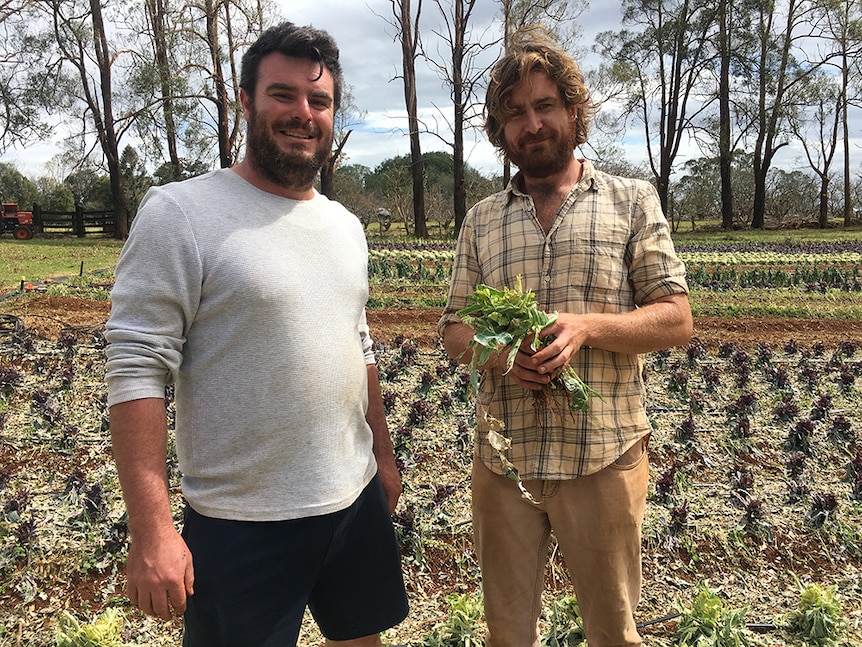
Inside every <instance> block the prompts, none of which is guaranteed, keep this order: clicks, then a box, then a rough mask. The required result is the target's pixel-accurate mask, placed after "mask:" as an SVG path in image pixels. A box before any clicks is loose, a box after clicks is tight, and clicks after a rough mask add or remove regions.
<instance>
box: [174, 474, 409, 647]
mask: <svg viewBox="0 0 862 647" xmlns="http://www.w3.org/2000/svg"><path fill="white" fill-rule="evenodd" d="M183 537H184V538H185V540H186V543H187V544H188V547H189V550H190V551H191V553H192V559H193V560H194V568H195V583H194V590H195V593H194V595H193V596H191V597H190V598H189V601H188V606H187V608H186V613H185V617H184V620H185V632H184V635H183V645H184V647H246V646H247V647H276V646H277V647H285V646H290V645H295V644H296V641H297V638H298V636H299V631H300V628H301V625H302V617H303V614H304V612H305V608H306V606H307V607H308V608H309V610H310V611H311V614H312V616H313V617H314V619H315V621H316V622H317V624H318V626H319V627H320V631H321V633H323V635H324V636H325V637H326V638H328V639H330V640H353V639H355V638H361V637H363V636H370V635H374V634H378V633H380V632H381V631H384V630H386V629H389V628H390V627H394V626H395V625H397V624H398V623H399V622H401V621H402V620H403V619H404V618H406V617H407V610H408V609H407V594H406V592H405V589H404V578H403V575H402V572H401V559H400V554H399V549H398V544H397V540H396V538H395V531H394V530H393V527H392V520H391V518H390V516H389V507H388V505H387V503H386V496H385V494H384V492H383V487H382V486H381V484H380V479H379V478H378V477H375V478H374V480H373V481H372V482H371V483H370V484H369V485H368V487H366V488H365V490H364V491H363V492H362V494H361V495H360V496H359V498H358V499H357V500H356V502H355V503H354V504H353V505H351V506H350V507H348V508H346V509H345V510H341V511H339V512H335V513H333V514H328V515H322V516H319V517H308V518H305V519H295V520H289V521H267V522H250V521H231V520H225V519H213V518H210V517H204V516H202V515H200V514H198V513H197V512H195V511H194V510H192V509H191V507H189V506H187V507H186V511H185V524H184V527H183Z"/></svg>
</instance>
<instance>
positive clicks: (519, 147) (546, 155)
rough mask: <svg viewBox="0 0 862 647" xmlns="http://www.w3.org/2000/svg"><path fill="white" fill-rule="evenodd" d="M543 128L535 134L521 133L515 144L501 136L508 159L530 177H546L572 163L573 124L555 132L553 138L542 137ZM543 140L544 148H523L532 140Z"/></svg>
mask: <svg viewBox="0 0 862 647" xmlns="http://www.w3.org/2000/svg"><path fill="white" fill-rule="evenodd" d="M545 137H546V133H545V132H543V130H540V131H539V134H538V136H537V135H523V136H522V137H521V138H520V140H519V141H517V142H516V143H515V145H512V144H510V143H509V142H508V141H507V140H506V139H505V137H504V138H503V152H504V153H505V154H506V157H508V158H509V161H510V162H512V164H514V165H515V166H517V167H518V168H519V169H520V171H521V173H523V174H524V175H525V176H526V177H530V178H546V177H550V176H552V175H555V174H557V173H559V172H561V171H563V170H565V169H566V167H568V165H569V164H571V163H572V158H573V157H574V151H575V141H576V132H575V128H574V124H572V123H569V125H568V127H567V128H566V129H565V130H564V131H563V132H561V133H555V135H554V137H553V139H544V138H545ZM541 140H544V142H545V148H544V149H543V150H536V151H533V152H524V150H523V149H524V148H525V147H526V146H528V145H530V144H531V142H533V141H541Z"/></svg>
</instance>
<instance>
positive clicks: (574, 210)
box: [439, 27, 692, 647]
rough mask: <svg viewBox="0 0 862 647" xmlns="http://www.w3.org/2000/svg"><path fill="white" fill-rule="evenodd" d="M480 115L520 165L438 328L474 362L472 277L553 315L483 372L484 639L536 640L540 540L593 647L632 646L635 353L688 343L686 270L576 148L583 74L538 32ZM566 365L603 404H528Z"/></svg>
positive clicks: (628, 193) (638, 422)
mask: <svg viewBox="0 0 862 647" xmlns="http://www.w3.org/2000/svg"><path fill="white" fill-rule="evenodd" d="M485 109H486V123H485V129H486V132H487V133H488V137H489V139H490V141H491V143H493V144H494V145H495V146H496V147H497V148H498V149H499V150H500V151H501V152H502V154H503V155H505V157H506V158H507V159H508V160H509V161H511V162H512V163H513V164H514V165H516V166H517V167H518V169H519V172H518V173H517V174H516V175H515V177H514V178H513V179H512V181H511V182H510V183H509V186H508V187H507V188H506V189H505V190H504V191H502V192H500V193H497V194H495V195H492V196H490V197H488V198H486V199H485V200H483V201H481V202H479V203H478V204H476V205H475V206H474V207H473V208H472V209H471V210H470V212H469V213H468V214H467V217H466V219H465V220H464V223H463V226H462V228H461V232H460V236H459V240H458V246H457V251H456V255H455V263H454V268H453V273H452V282H451V285H450V290H449V297H448V302H447V304H446V309H445V311H444V313H443V316H442V318H441V319H440V323H439V332H440V334H441V336H442V338H443V342H444V345H445V347H446V350H447V352H448V353H449V355H450V356H451V357H453V358H458V359H459V360H460V361H462V362H469V361H470V359H471V353H470V350H469V349H468V344H469V342H470V340H471V339H472V336H473V330H472V329H471V328H470V327H469V326H468V325H466V324H464V323H462V322H461V320H460V319H459V317H458V315H457V312H458V311H459V310H461V309H462V308H464V307H466V306H467V305H468V300H467V297H468V296H469V295H470V294H472V293H473V292H474V291H475V288H476V285H477V284H480V283H484V284H486V285H489V286H491V287H494V288H497V289H502V288H504V287H508V288H511V287H514V286H515V284H516V280H517V277H519V276H520V277H521V279H522V283H523V288H524V290H530V291H532V292H534V293H535V295H536V301H537V305H538V307H539V308H540V309H542V310H544V311H546V312H557V313H559V317H558V319H557V321H556V322H555V323H554V324H552V325H550V326H548V327H547V328H546V329H545V330H543V331H542V337H543V338H544V337H546V336H553V341H552V342H551V343H550V344H549V345H547V346H546V347H544V348H542V349H540V350H539V351H537V352H533V351H531V350H530V348H529V346H528V343H525V345H524V346H522V349H521V351H520V352H518V354H517V357H516V359H515V363H514V366H513V368H512V370H511V371H509V372H508V373H505V366H506V365H505V361H506V355H507V353H505V352H501V353H499V356H498V358H497V359H496V360H492V361H490V362H488V364H486V365H485V366H483V367H481V368H482V380H481V383H480V387H479V393H478V394H477V414H478V415H477V416H476V418H477V430H476V438H475V456H474V462H473V473H472V488H473V523H474V535H475V544H476V551H477V555H478V558H479V563H480V566H481V569H482V580H483V589H484V598H485V615H486V620H487V624H488V629H489V645H491V646H492V647H526V646H528V645H533V646H535V647H538V645H539V631H538V621H539V615H540V612H541V608H542V605H541V594H542V584H543V580H544V571H545V564H546V561H547V555H548V546H549V541H550V533H551V530H553V531H554V534H555V536H556V538H557V541H558V543H559V546H560V548H561V550H562V552H563V555H564V556H565V558H566V564H567V566H568V568H569V571H570V574H571V579H572V582H573V585H574V590H575V594H576V595H577V599H578V602H579V606H580V611H581V615H582V617H583V621H584V629H585V633H586V637H587V640H588V641H589V644H590V647H609V646H611V645H613V646H622V645H626V646H629V645H641V644H642V641H641V638H640V636H639V635H638V631H637V628H636V625H635V621H634V609H635V607H636V605H637V602H638V599H639V597H640V590H641V552H640V551H641V526H642V522H643V515H644V508H645V505H646V494H647V483H648V470H649V462H648V459H647V455H646V445H647V439H648V438H649V432H650V424H649V421H648V419H647V414H646V406H645V392H646V391H645V387H644V384H643V378H642V373H641V368H642V363H641V354H642V353H647V352H651V351H654V350H658V349H662V348H668V347H671V346H675V345H682V344H685V343H687V342H688V340H689V338H690V337H691V332H692V316H691V309H690V307H689V302H688V286H687V284H686V281H685V267H684V266H683V264H682V262H681V261H680V260H679V259H678V258H677V257H676V254H675V252H674V247H673V242H672V241H671V238H670V232H669V229H668V225H667V220H666V218H665V216H664V214H663V213H662V210H661V206H660V203H659V200H658V195H657V194H656V191H655V189H654V188H653V187H652V185H650V184H649V183H647V182H645V181H640V180H632V179H626V178H621V177H615V176H611V175H608V174H606V173H603V172H601V171H598V170H597V169H596V168H595V167H594V166H593V165H592V163H591V162H589V161H587V160H583V159H578V158H576V157H575V156H574V149H575V148H576V147H577V146H578V145H580V144H582V143H584V142H585V141H586V135H587V130H588V126H589V122H590V119H591V117H592V114H593V112H594V109H595V108H594V104H593V103H592V102H591V99H590V95H589V91H588V90H587V88H586V87H585V86H584V77H583V74H582V73H581V71H580V68H579V66H578V64H577V63H576V62H575V61H574V60H572V58H570V57H569V56H568V55H567V54H566V53H565V52H564V51H563V50H562V49H560V48H559V47H558V46H557V45H556V44H555V43H554V42H553V41H552V40H551V39H550V38H549V37H548V36H547V32H546V31H545V30H544V29H543V28H541V27H532V28H525V29H522V30H521V31H519V32H517V33H516V34H515V35H514V37H513V39H512V42H511V47H510V50H509V52H508V53H507V54H506V55H505V56H504V57H503V58H502V59H501V60H500V61H498V62H497V64H496V66H495V67H494V70H493V72H492V75H491V80H490V83H489V87H488V91H487V97H486V104H485ZM528 341H529V340H528ZM567 364H570V365H571V366H572V367H573V368H574V369H575V371H576V372H577V374H578V375H579V376H580V377H581V378H582V379H583V380H584V381H585V382H586V383H587V384H588V385H590V387H592V388H593V389H595V390H596V391H598V392H599V393H600V394H601V395H602V396H603V399H604V400H603V401H600V400H599V399H597V398H594V399H593V400H591V402H590V409H589V411H588V412H570V410H569V408H568V406H567V401H566V393H565V391H564V390H562V389H558V390H556V391H552V392H551V393H552V395H551V398H552V401H551V404H550V405H549V406H547V407H535V406H534V399H533V396H534V394H535V393H536V392H537V391H540V390H542V389H543V388H545V387H546V385H548V384H549V382H551V381H552V380H554V379H555V378H556V377H557V376H558V375H559V374H560V372H561V371H562V369H563V368H564V367H565V366H566V365H567ZM492 420H499V421H501V422H502V423H503V425H504V431H503V434H504V435H505V436H507V437H508V438H510V439H511V447H510V448H509V449H508V450H507V452H506V458H508V459H509V460H510V461H511V462H512V463H513V464H514V467H515V468H516V469H517V471H518V474H519V476H520V478H521V479H522V483H523V485H524V486H525V487H526V489H527V490H528V492H529V493H530V494H531V495H532V497H533V499H534V501H530V500H529V499H528V498H526V497H524V496H522V494H521V492H520V490H519V488H518V484H517V483H516V482H515V481H514V480H512V479H510V478H507V477H506V476H504V475H503V474H504V473H503V469H502V465H501V461H500V459H499V453H498V451H497V450H496V449H494V448H493V447H491V445H490V443H489V441H488V439H487V432H488V430H489V422H490V421H492Z"/></svg>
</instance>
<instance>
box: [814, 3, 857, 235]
mask: <svg viewBox="0 0 862 647" xmlns="http://www.w3.org/2000/svg"><path fill="white" fill-rule="evenodd" d="M819 9H820V10H821V11H822V12H823V19H824V20H825V23H826V32H825V35H826V36H827V37H828V41H829V43H830V45H831V46H833V47H835V55H834V59H833V60H832V65H834V66H835V67H836V68H837V72H838V75H839V88H840V91H839V96H838V97H837V101H836V107H837V111H836V112H837V114H836V120H837V122H838V124H839V126H840V130H841V136H842V139H843V144H844V145H843V156H844V177H843V205H842V213H843V217H844V224H845V225H850V224H851V223H852V222H853V199H852V195H851V184H852V182H851V178H850V128H849V119H848V111H849V108H850V106H851V104H853V103H854V102H857V101H858V100H859V99H860V98H862V97H860V95H859V92H860V87H859V79H860V77H862V67H860V63H859V59H860V58H862V5H860V3H859V2H848V1H846V0H822V4H821V5H819ZM854 81H855V86H856V92H855V93H854V92H853V86H854ZM836 135H837V133H836ZM821 217H822V212H821Z"/></svg>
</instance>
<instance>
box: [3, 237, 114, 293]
mask: <svg viewBox="0 0 862 647" xmlns="http://www.w3.org/2000/svg"><path fill="white" fill-rule="evenodd" d="M122 247H123V241H121V240H114V239H113V238H41V237H36V238H34V239H32V240H25V241H18V240H13V239H10V238H5V237H4V238H0V293H3V292H8V291H9V290H10V289H14V288H17V287H18V286H19V285H20V284H21V281H22V280H23V281H33V282H35V281H42V280H44V279H47V278H56V277H61V276H75V275H78V274H80V273H81V272H82V270H83V272H92V271H94V270H102V269H106V268H112V267H114V266H115V265H116V264H117V258H118V257H119V255H120V249H122Z"/></svg>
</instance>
